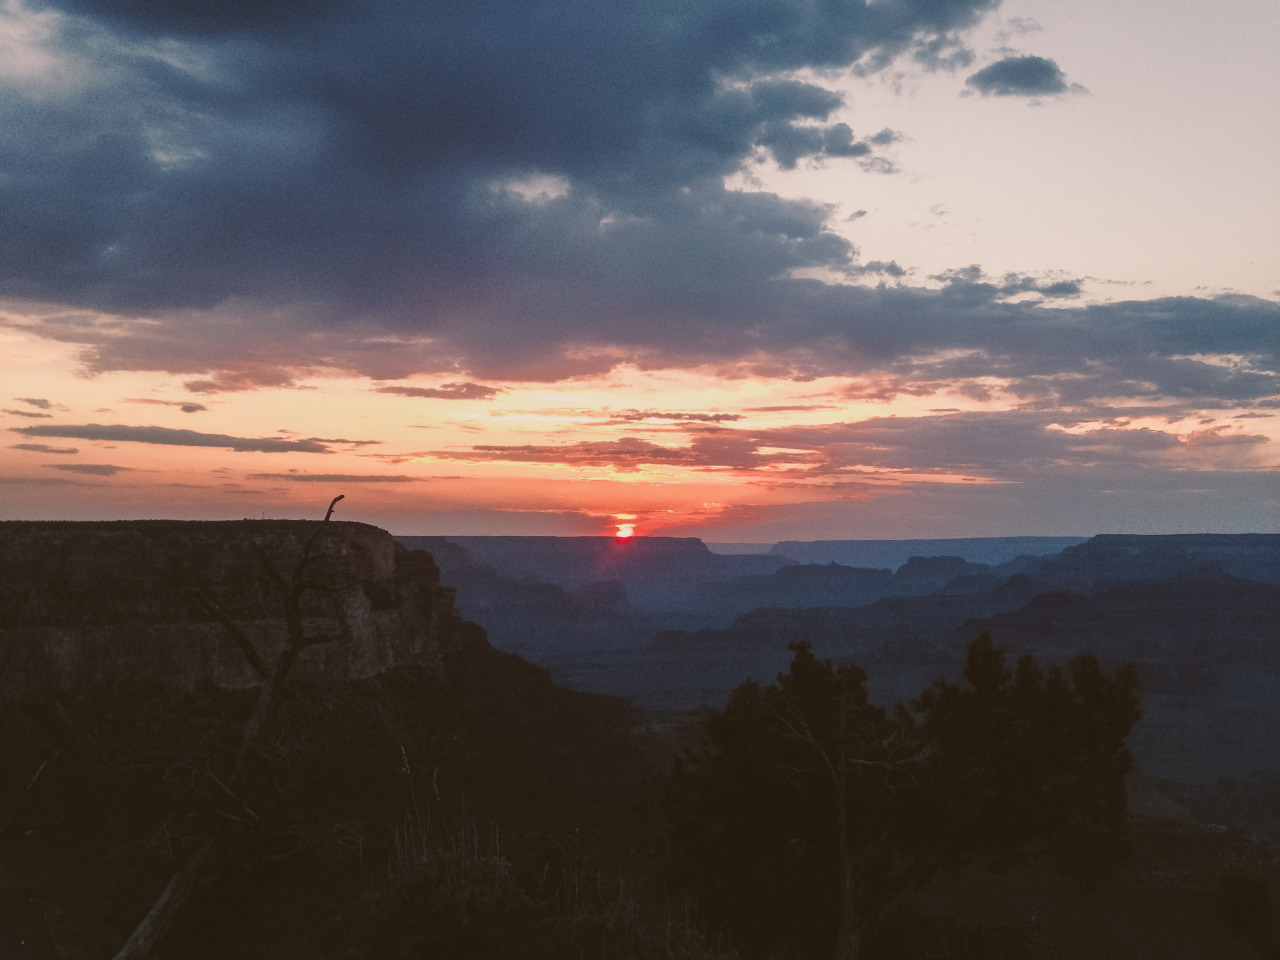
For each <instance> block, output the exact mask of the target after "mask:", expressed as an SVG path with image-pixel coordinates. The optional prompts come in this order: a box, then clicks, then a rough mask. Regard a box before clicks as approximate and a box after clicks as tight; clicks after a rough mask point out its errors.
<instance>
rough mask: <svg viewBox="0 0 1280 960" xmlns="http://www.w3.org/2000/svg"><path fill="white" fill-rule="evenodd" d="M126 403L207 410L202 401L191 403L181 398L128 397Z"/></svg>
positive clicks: (190, 411) (197, 410)
mask: <svg viewBox="0 0 1280 960" xmlns="http://www.w3.org/2000/svg"><path fill="white" fill-rule="evenodd" d="M125 402H126V403H147V404H151V405H152V406H157V407H177V408H178V409H179V410H181V411H182V412H183V413H201V412H202V411H205V410H208V409H209V408H208V407H206V406H205V405H204V404H203V403H191V402H190V401H183V400H154V399H151V398H149V397H129V398H127V399H126V400H125Z"/></svg>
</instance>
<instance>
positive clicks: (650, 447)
mask: <svg viewBox="0 0 1280 960" xmlns="http://www.w3.org/2000/svg"><path fill="white" fill-rule="evenodd" d="M685 430H686V432H687V433H688V435H689V442H688V444H687V445H685V446H673V445H662V444H657V443H653V442H650V441H647V440H641V439H637V438H635V437H622V438H620V439H617V440H609V441H589V442H579V443H566V444H550V445H534V444H519V445H492V444H489V445H478V446H474V447H471V448H469V449H467V450H454V451H434V452H432V453H431V456H433V457H437V458H440V459H449V460H461V461H505V462H516V463H561V464H571V465H576V466H608V467H613V468H614V469H616V470H620V471H624V472H629V471H634V470H638V469H640V468H642V467H644V466H649V465H661V464H679V465H682V466H686V467H689V468H692V469H695V470H706V471H723V470H729V471H736V472H742V473H747V474H754V475H755V476H756V477H757V482H760V483H766V484H770V485H777V484H782V485H790V486H796V485H800V484H803V485H804V486H806V487H813V486H814V482H815V481H821V484H820V486H819V487H817V488H815V489H818V488H820V489H823V490H824V491H825V493H824V495H826V494H827V493H831V492H832V489H830V488H829V485H830V484H831V483H836V484H844V483H853V484H854V485H855V487H856V488H857V491H862V492H865V488H864V483H865V480H864V479H863V478H864V477H865V475H866V474H867V473H869V472H870V473H878V472H882V471H891V472H898V471H908V472H910V473H912V474H923V475H926V476H927V475H928V474H930V473H937V474H956V473H960V474H970V475H972V476H973V477H976V478H983V479H989V480H998V481H1004V482H1027V481H1031V480H1034V479H1035V478H1038V477H1043V476H1047V475H1073V476H1078V477H1085V476H1094V475H1097V474H1098V473H1100V472H1106V471H1111V472H1113V473H1114V472H1115V471H1122V472H1123V471H1134V472H1140V471H1145V470H1153V471H1156V472H1159V471H1162V470H1163V471H1176V470H1178V469H1181V468H1184V467H1186V466H1187V465H1188V463H1187V462H1186V459H1185V458H1187V457H1191V458H1193V459H1194V458H1196V457H1198V456H1201V455H1202V454H1204V455H1209V456H1212V457H1214V458H1221V457H1223V456H1224V455H1226V454H1227V453H1229V452H1230V450H1228V448H1231V450H1235V451H1238V452H1239V456H1240V457H1243V458H1244V459H1242V460H1239V461H1238V462H1236V463H1235V466H1236V467H1239V468H1245V469H1249V468H1253V469H1256V468H1259V466H1260V464H1259V463H1258V462H1255V461H1254V460H1252V459H1250V458H1251V457H1252V456H1253V453H1254V451H1258V450H1260V449H1261V448H1262V447H1263V446H1264V445H1265V444H1267V443H1268V440H1267V438H1266V437H1263V436H1259V435H1253V434H1246V433H1243V432H1241V431H1239V430H1238V429H1232V428H1229V427H1227V426H1213V427H1206V428H1205V429H1203V430H1197V431H1192V432H1191V433H1190V434H1187V435H1185V436H1178V435H1175V434H1173V433H1169V432H1164V431H1161V430H1155V429H1151V428H1148V427H1134V426H1131V425H1130V424H1129V422H1128V421H1127V420H1126V419H1123V418H1121V419H1116V420H1111V421H1107V420H1102V421H1098V420H1096V419H1091V418H1090V417H1070V416H1067V417H1064V416H1062V415H1060V414H1054V413H1039V412H1033V411H1032V412H1028V411H1016V410H1015V411H1002V412H993V413H986V412H977V413H945V414H934V415H926V416H918V417H879V418H871V419H867V420H862V421H858V422H854V423H828V424H821V425H815V426H791V427H780V428H768V429H755V430H748V429H740V428H736V427H727V426H719V425H715V426H712V425H706V424H686V425H685ZM766 451H768V452H766ZM1179 458H1182V459H1179ZM1219 465H1220V466H1221V467H1223V468H1226V466H1227V464H1226V463H1223V462H1220V463H1219ZM891 476H892V475H891Z"/></svg>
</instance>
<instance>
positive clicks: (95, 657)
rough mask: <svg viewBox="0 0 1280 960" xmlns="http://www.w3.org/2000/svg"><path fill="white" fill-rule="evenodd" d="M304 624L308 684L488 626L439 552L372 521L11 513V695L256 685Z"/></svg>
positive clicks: (301, 671) (1, 648)
mask: <svg viewBox="0 0 1280 960" xmlns="http://www.w3.org/2000/svg"><path fill="white" fill-rule="evenodd" d="M291 592H296V594H297V601H296V604H295V605H294V607H293V609H294V610H295V611H296V614H297V617H298V620H299V623H298V626H299V627H300V628H301V630H302V631H304V632H305V634H306V635H307V637H308V638H309V639H311V640H314V641H317V642H315V643H314V644H312V645H309V646H308V647H307V649H306V650H305V651H304V652H303V654H302V656H301V657H300V658H299V661H298V663H297V665H296V667H295V668H294V671H293V676H294V677H297V678H298V679H304V680H305V679H309V680H324V679H355V678H359V677H365V676H370V675H373V674H376V673H380V672H382V671H384V670H386V669H388V668H390V667H392V666H396V665H399V664H405V663H414V662H424V661H426V662H430V661H432V659H433V658H434V657H436V656H438V654H439V653H441V652H442V651H446V650H450V649H456V648H457V647H458V646H459V645H461V644H462V643H463V642H464V640H465V638H466V637H467V636H469V635H470V636H479V635H482V631H481V630H480V628H478V627H476V626H474V625H473V624H469V623H466V622H465V621H463V619H462V618H461V616H460V615H459V613H458V612H457V610H456V608H455V606H454V596H453V590H452V589H450V588H447V587H443V586H441V585H440V573H439V570H438V568H437V567H436V564H435V562H434V561H433V560H432V558H431V555H430V554H428V553H425V552H422V551H416V550H415V551H410V550H407V549H405V548H404V547H403V546H401V545H399V544H397V543H396V541H395V540H394V539H393V538H392V537H391V535H390V534H388V533H387V532H386V531H384V530H380V529H378V528H376V527H371V526H368V525H365V524H360V523H345V522H329V523H321V522H316V521H284V520H265V521H255V520H243V521H227V522H183V521H165V520H147V521H114V522H102V523H93V522H89V523H80V522H77V523H71V522H22V521H10V522H5V523H0V699H3V700H7V701H10V702H13V701H15V700H27V699H47V698H49V697H50V696H57V695H61V694H74V693H75V692H77V691H80V690H86V689H93V690H95V691H100V692H106V691H111V690H114V689H123V688H131V687H137V686H153V685H154V686H159V687H161V688H163V689H165V690H167V691H168V692H172V693H186V692H190V691H193V690H197V689H199V688H201V687H203V686H206V685H209V684H212V685H213V686H215V687H219V688H223V689H236V688H241V687H248V686H254V685H256V684H257V683H258V682H259V681H258V677H257V676H256V674H255V673H254V671H253V669H252V668H251V667H250V664H249V662H248V660H247V659H246V656H245V654H244V653H243V651H242V650H241V648H240V646H239V645H238V644H237V642H236V641H235V640H234V639H233V632H232V631H233V630H235V631H239V633H240V634H241V635H242V636H243V637H244V638H246V639H247V640H248V641H249V642H250V643H251V644H252V645H253V646H254V647H255V648H256V649H257V651H258V652H259V653H260V655H261V658H262V660H264V661H265V662H266V664H268V665H269V664H271V663H273V662H274V660H275V657H276V656H277V655H278V653H279V651H280V650H282V649H283V648H284V646H285V644H286V643H287V642H288V619H289V616H290V602H289V600H288V595H289V594H290V593H291Z"/></svg>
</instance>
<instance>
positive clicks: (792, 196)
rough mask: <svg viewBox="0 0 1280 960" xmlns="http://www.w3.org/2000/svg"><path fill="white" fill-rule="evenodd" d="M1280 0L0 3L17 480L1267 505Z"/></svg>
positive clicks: (466, 497) (982, 529)
mask: <svg viewBox="0 0 1280 960" xmlns="http://www.w3.org/2000/svg"><path fill="white" fill-rule="evenodd" d="M1277 50H1280V6H1278V5H1277V4H1276V3H1275V2H1274V0H1228V2H1225V3H1216V4H1210V3H1206V2H1188V0H1160V2H1156V0H1126V2H1123V3H1117V2H1115V0H1058V2H1054V3H1050V2H1048V0H1008V2H1006V3H997V2H992V0H870V2H864V0H632V2H628V3H602V2H600V0H589V2H588V0H546V2H535V0H429V2H421V0H301V2H288V3H282V2H261V0H226V2H223V3H209V2H207V0H202V2H195V0H176V2H175V0H0V408H2V411H0V430H3V434H2V436H0V519H35V518H39V519H105V518H135V517H138V518H140V517H175V518H193V519H215V518H225V519H234V518H240V517H277V516H285V517H317V518H318V517H322V516H323V515H324V510H325V507H326V506H327V505H328V503H329V501H330V499H332V497H334V496H336V495H337V494H339V493H342V494H345V497H346V499H345V500H344V501H343V503H342V504H341V505H340V507H339V509H338V511H337V514H336V515H337V516H338V517H339V518H341V519H348V520H363V521H368V522H371V523H376V524H378V525H380V526H384V527H386V528H388V529H390V530H391V531H392V532H394V533H401V534H498V533H510V534H558V535H580V534H613V533H615V532H616V531H618V530H619V528H622V527H626V528H627V529H628V530H634V532H635V533H637V534H653V535H677V536H700V537H702V538H703V539H705V540H710V541H751V542H767V541H773V540H778V539H801V540H805V539H831V538H859V539H861V538H867V539H879V538H911V537H961V536H1000V535H1020V534H1044V535H1081V536H1083V535H1089V534H1093V533H1101V532H1135V533H1173V532H1184V531H1224V532H1243V531H1263V532H1277V531H1280V107H1278V106H1277V105H1278V104H1280V68H1278V67H1277V63H1278V62H1280V60H1278V58H1277V56H1276V51H1277Z"/></svg>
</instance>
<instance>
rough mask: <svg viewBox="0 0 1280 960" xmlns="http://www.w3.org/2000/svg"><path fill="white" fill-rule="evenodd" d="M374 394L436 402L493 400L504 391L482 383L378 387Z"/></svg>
mask: <svg viewBox="0 0 1280 960" xmlns="http://www.w3.org/2000/svg"><path fill="white" fill-rule="evenodd" d="M374 392H375V393H392V394H396V395H397V396H401V397H423V398H427V399H435V400H491V399H493V398H494V397H496V396H497V395H498V394H499V393H501V392H502V391H500V390H499V389H498V388H497V387H486V386H485V385H484V384H482V383H442V384H441V385H440V386H438V387H378V388H377V389H376V390H375V391H374Z"/></svg>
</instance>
